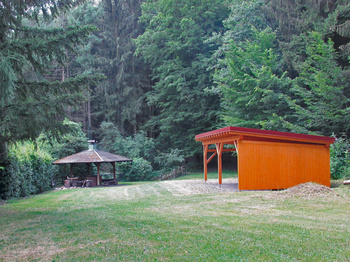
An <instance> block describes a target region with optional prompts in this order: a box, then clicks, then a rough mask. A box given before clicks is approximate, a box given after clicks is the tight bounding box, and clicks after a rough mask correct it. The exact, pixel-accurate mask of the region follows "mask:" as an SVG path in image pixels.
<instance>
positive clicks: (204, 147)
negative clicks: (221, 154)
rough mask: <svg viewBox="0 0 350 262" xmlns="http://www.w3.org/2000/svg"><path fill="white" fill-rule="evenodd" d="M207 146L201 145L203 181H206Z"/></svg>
mask: <svg viewBox="0 0 350 262" xmlns="http://www.w3.org/2000/svg"><path fill="white" fill-rule="evenodd" d="M207 156H208V145H203V164H204V181H207V180H208V162H207Z"/></svg>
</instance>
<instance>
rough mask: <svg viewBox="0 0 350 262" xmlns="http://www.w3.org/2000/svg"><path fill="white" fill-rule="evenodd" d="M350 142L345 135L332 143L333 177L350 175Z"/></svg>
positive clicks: (338, 177)
mask: <svg viewBox="0 0 350 262" xmlns="http://www.w3.org/2000/svg"><path fill="white" fill-rule="evenodd" d="M349 150H350V144H349V141H348V140H347V139H346V138H345V137H341V138H338V139H336V141H335V142H334V144H332V145H331V148H330V154H331V177H332V178H333V179H340V178H343V177H347V178H349V176H350V156H349Z"/></svg>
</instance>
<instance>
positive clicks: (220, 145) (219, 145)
mask: <svg viewBox="0 0 350 262" xmlns="http://www.w3.org/2000/svg"><path fill="white" fill-rule="evenodd" d="M215 146H216V152H217V155H218V177H219V185H221V184H222V151H223V148H224V144H223V143H216V144H215Z"/></svg>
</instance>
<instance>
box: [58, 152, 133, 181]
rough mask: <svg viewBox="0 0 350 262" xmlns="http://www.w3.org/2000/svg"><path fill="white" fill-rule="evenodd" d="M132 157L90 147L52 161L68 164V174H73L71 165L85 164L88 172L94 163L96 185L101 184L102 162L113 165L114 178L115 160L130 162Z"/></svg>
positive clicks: (114, 174)
mask: <svg viewBox="0 0 350 262" xmlns="http://www.w3.org/2000/svg"><path fill="white" fill-rule="evenodd" d="M131 161H132V159H129V158H126V157H123V156H119V155H115V154H111V153H108V152H104V151H101V150H96V149H93V148H90V149H89V150H85V151H82V152H79V153H77V154H74V155H70V156H67V157H65V158H62V159H59V160H56V161H55V162H53V164H57V165H63V164H70V176H71V177H72V176H73V166H74V165H75V164H87V166H88V170H89V172H90V165H91V164H95V165H96V167H97V185H100V184H101V176H100V165H101V164H102V163H111V164H112V166H113V177H114V179H116V173H115V163H116V162H131Z"/></svg>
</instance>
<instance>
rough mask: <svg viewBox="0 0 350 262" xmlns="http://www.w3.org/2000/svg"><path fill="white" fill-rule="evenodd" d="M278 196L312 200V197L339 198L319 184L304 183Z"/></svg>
mask: <svg viewBox="0 0 350 262" xmlns="http://www.w3.org/2000/svg"><path fill="white" fill-rule="evenodd" d="M276 196H278V197H285V198H292V197H300V198H312V197H327V196H329V197H337V196H339V195H338V194H337V193H336V192H334V191H333V190H332V189H331V188H329V187H326V186H323V185H320V184H317V183H312V182H308V183H303V184H299V185H296V186H293V187H290V188H288V189H286V190H283V191H280V192H276Z"/></svg>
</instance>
